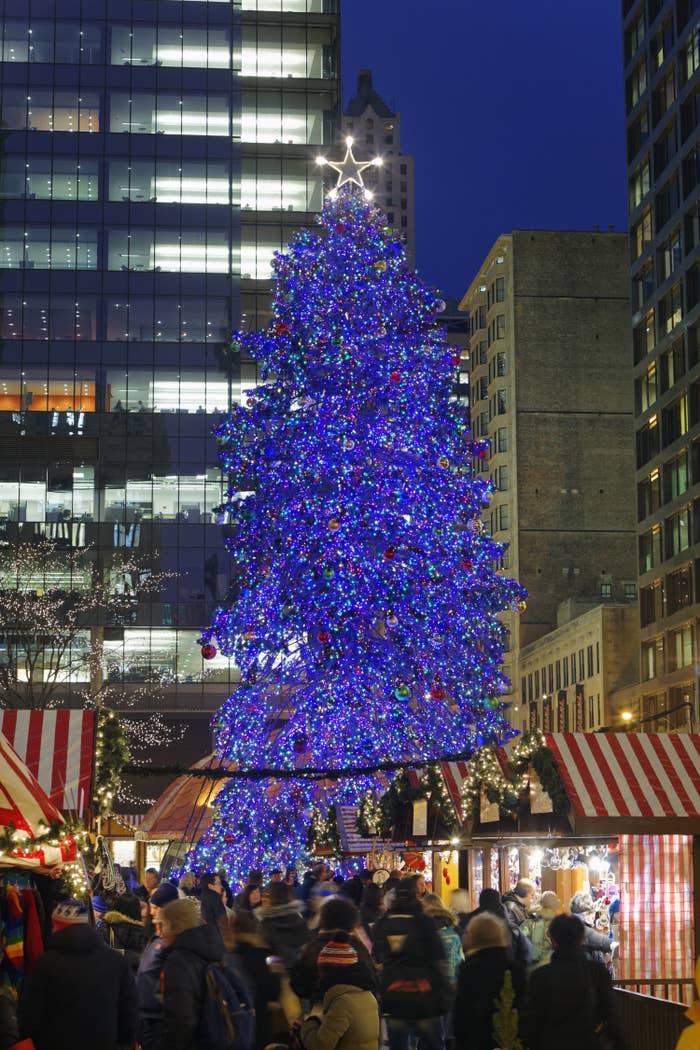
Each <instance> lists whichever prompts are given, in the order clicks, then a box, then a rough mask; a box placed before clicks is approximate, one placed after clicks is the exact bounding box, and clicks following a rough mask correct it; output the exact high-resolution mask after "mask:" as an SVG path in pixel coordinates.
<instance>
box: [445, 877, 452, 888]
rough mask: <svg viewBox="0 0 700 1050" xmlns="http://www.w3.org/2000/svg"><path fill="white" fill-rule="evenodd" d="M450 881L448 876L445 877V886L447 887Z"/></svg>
mask: <svg viewBox="0 0 700 1050" xmlns="http://www.w3.org/2000/svg"><path fill="white" fill-rule="evenodd" d="M451 881H452V880H451V879H450V876H449V875H445V885H446V886H449V885H450V882H451Z"/></svg>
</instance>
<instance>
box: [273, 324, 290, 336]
mask: <svg viewBox="0 0 700 1050" xmlns="http://www.w3.org/2000/svg"><path fill="white" fill-rule="evenodd" d="M289 332H290V328H289V325H288V324H278V325H275V334H276V335H289Z"/></svg>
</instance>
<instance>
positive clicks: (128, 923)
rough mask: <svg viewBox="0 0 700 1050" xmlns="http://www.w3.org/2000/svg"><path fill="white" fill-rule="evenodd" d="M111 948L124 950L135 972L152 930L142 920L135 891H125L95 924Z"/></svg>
mask: <svg viewBox="0 0 700 1050" xmlns="http://www.w3.org/2000/svg"><path fill="white" fill-rule="evenodd" d="M95 929H96V930H97V932H98V933H99V934H100V936H101V937H103V938H104V940H105V943H106V944H107V946H108V947H109V948H115V949H116V950H117V951H119V952H122V953H123V955H124V957H125V959H126V961H127V962H128V963H129V966H130V967H131V970H132V972H133V973H134V974H135V973H136V971H137V969H138V965H139V960H140V958H141V955H142V953H143V950H144V948H145V947H146V945H147V944H148V942H149V940H150V937H151V931H149V930H148V929H146V927H145V926H144V924H143V923H142V921H141V902H140V900H139V898H138V897H137V896H136V894H135V893H125V894H123V895H122V896H121V897H119V898H118V899H117V902H116V905H115V906H114V908H112V909H110V911H107V912H105V913H104V915H103V916H102V918H101V919H99V920H98V922H97V923H96V924H95Z"/></svg>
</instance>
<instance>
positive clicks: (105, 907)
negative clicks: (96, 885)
mask: <svg viewBox="0 0 700 1050" xmlns="http://www.w3.org/2000/svg"><path fill="white" fill-rule="evenodd" d="M92 910H93V911H94V913H95V915H104V913H105V912H106V911H109V904H108V903H107V901H106V900H105V899H104V897H100V896H99V894H98V895H96V896H95V897H93V898H92Z"/></svg>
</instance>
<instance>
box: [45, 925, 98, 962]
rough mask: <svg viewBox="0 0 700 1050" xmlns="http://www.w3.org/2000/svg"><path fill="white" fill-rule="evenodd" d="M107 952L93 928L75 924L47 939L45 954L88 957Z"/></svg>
mask: <svg viewBox="0 0 700 1050" xmlns="http://www.w3.org/2000/svg"><path fill="white" fill-rule="evenodd" d="M103 949H104V950H105V951H106V950H107V945H106V944H105V942H104V940H103V938H102V937H101V936H100V934H99V933H98V932H97V930H96V929H95V927H94V926H88V925H87V923H75V924H74V925H73V926H66V928H65V929H64V930H58V932H57V933H54V934H52V935H51V937H49V939H48V941H47V943H46V950H47V952H51V951H54V952H66V953H67V954H69V955H90V954H92V953H93V952H101V951H102V950H103Z"/></svg>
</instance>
